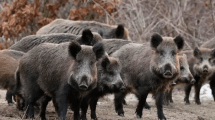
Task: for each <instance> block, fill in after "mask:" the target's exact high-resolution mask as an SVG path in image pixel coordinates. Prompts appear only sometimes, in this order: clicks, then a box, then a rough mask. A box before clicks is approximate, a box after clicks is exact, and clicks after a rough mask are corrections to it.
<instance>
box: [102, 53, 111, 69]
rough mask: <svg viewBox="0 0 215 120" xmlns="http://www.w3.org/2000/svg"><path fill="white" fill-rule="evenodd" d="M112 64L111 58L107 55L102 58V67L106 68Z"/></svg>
mask: <svg viewBox="0 0 215 120" xmlns="http://www.w3.org/2000/svg"><path fill="white" fill-rule="evenodd" d="M108 64H110V60H109V59H108V57H107V56H106V57H105V58H104V59H103V60H102V63H101V65H102V67H103V68H105V69H106V66H107V65H108Z"/></svg>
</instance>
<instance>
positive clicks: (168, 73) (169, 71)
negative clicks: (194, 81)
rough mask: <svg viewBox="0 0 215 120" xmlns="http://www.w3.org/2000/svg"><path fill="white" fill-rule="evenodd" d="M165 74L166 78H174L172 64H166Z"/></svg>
mask: <svg viewBox="0 0 215 120" xmlns="http://www.w3.org/2000/svg"><path fill="white" fill-rule="evenodd" d="M164 71H165V72H164V74H163V76H164V77H165V78H172V77H173V74H172V67H171V65H170V64H166V65H165V66H164Z"/></svg>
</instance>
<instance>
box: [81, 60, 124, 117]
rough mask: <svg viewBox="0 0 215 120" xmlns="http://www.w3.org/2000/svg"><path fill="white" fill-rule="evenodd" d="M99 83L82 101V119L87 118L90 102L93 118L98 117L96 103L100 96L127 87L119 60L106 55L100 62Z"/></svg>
mask: <svg viewBox="0 0 215 120" xmlns="http://www.w3.org/2000/svg"><path fill="white" fill-rule="evenodd" d="M97 68H98V83H97V87H96V88H95V89H94V90H92V91H91V92H90V94H88V95H87V96H86V97H84V99H83V100H82V102H81V110H82V120H85V119H86V112H87V108H88V103H90V109H91V118H92V119H97V117H96V104H97V101H98V99H99V98H100V97H103V96H104V95H107V94H110V93H117V92H119V91H123V90H124V89H125V85H124V83H123V81H122V79H121V76H120V71H121V65H120V63H119V61H118V60H116V59H115V58H113V57H106V58H104V59H103V60H102V62H101V63H99V66H98V67H97Z"/></svg>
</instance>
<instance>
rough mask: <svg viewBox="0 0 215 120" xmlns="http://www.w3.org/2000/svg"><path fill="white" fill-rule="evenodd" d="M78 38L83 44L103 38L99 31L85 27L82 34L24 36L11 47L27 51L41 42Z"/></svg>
mask: <svg viewBox="0 0 215 120" xmlns="http://www.w3.org/2000/svg"><path fill="white" fill-rule="evenodd" d="M74 40H76V41H77V42H79V43H80V44H82V45H94V44H95V43H97V42H99V41H101V40H102V38H101V36H100V35H99V34H98V33H92V32H91V31H90V30H89V29H85V30H84V31H83V32H82V35H78V36H77V35H73V34H69V33H54V34H48V35H30V36H27V37H24V38H22V39H21V40H20V41H19V42H17V43H16V44H14V45H12V46H11V47H10V48H9V49H12V50H18V51H22V52H27V51H29V50H30V49H32V48H33V47H35V46H37V45H39V44H41V43H45V42H48V43H63V42H69V41H74Z"/></svg>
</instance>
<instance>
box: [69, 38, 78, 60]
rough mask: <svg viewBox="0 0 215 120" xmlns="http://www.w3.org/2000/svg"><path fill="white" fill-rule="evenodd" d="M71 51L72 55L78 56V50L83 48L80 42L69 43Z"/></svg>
mask: <svg viewBox="0 0 215 120" xmlns="http://www.w3.org/2000/svg"><path fill="white" fill-rule="evenodd" d="M68 50H69V53H70V55H71V56H73V57H74V58H76V55H77V54H78V52H79V51H80V50H81V46H80V44H79V43H78V42H75V41H74V42H71V43H70V45H69V48H68Z"/></svg>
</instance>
